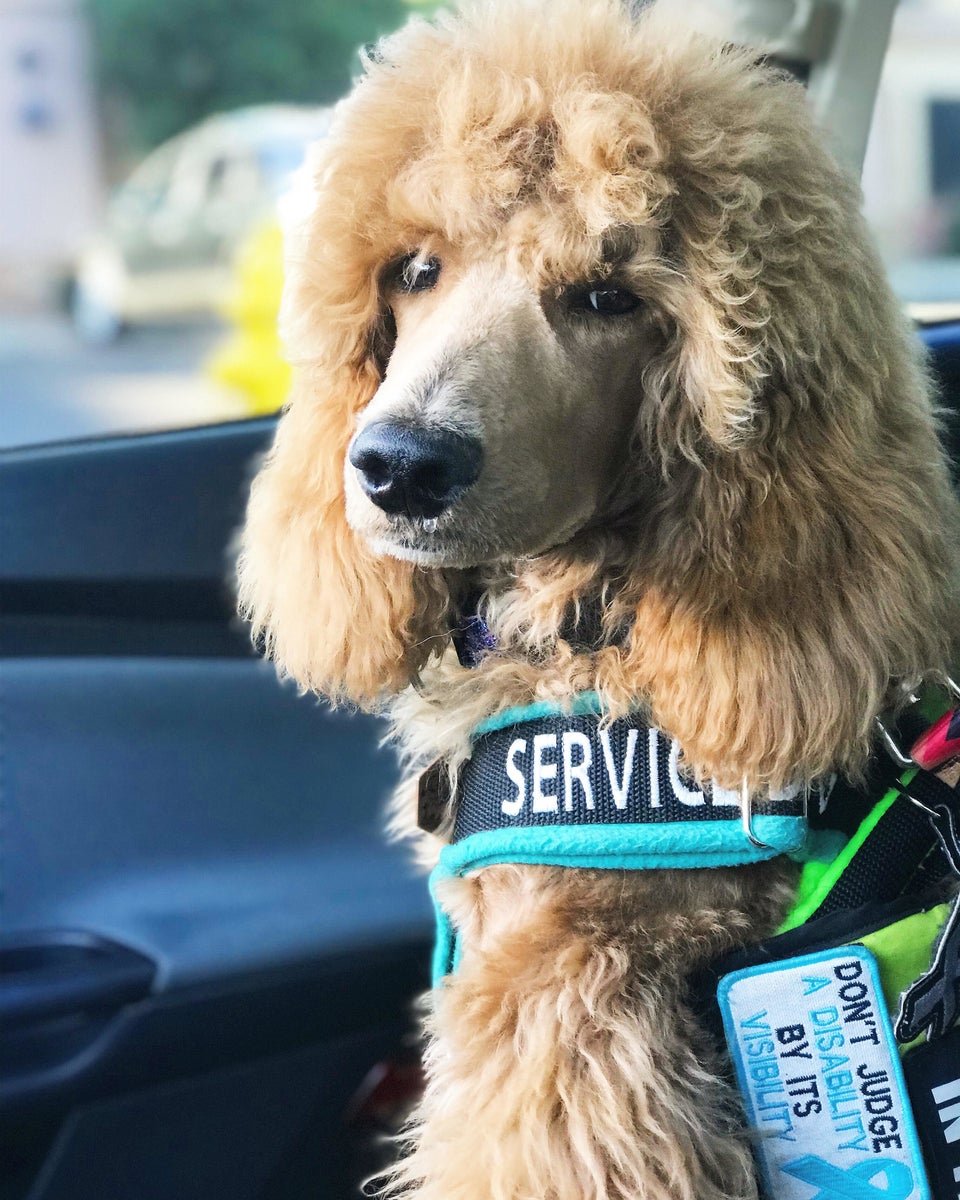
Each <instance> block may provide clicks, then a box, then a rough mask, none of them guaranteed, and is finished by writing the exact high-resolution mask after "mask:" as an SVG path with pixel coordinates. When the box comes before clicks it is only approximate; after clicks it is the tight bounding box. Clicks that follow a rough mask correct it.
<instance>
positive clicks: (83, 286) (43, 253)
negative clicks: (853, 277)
mask: <svg viewBox="0 0 960 1200" xmlns="http://www.w3.org/2000/svg"><path fill="white" fill-rule="evenodd" d="M714 2H715V3H716V4H718V5H719V4H721V2H722V0H714ZM281 7H282V9H283V13H284V14H285V15H284V19H283V20H282V21H281V20H279V19H277V5H276V4H275V3H273V4H272V3H271V2H270V0H251V2H250V3H249V4H247V5H245V6H244V7H243V9H242V11H241V10H237V9H236V8H235V6H233V5H231V4H229V3H228V0H204V2H203V3H201V0H176V3H174V4H171V5H157V4H156V3H155V2H154V0H125V2H124V4H117V3H115V2H113V0H91V3H90V4H89V5H86V6H84V5H63V6H60V7H58V9H57V13H56V15H55V16H51V15H50V14H48V13H46V10H44V14H41V13H39V12H38V13H37V15H36V18H35V19H34V18H33V17H29V16H21V17H20V18H19V21H20V24H19V25H18V31H19V32H18V35H17V36H18V37H19V38H20V42H21V43H22V44H20V45H19V46H18V52H19V57H17V58H16V61H17V62H20V61H26V60H27V59H29V61H30V62H34V61H36V62H44V63H46V62H53V61H55V59H56V55H55V54H54V51H55V50H56V51H57V53H59V54H60V55H61V58H62V57H63V56H64V55H67V57H69V58H70V61H71V63H72V68H71V71H70V72H68V73H66V74H65V75H64V78H63V79H61V80H60V81H59V84H58V86H59V87H60V92H59V93H57V95H58V96H59V97H60V107H59V108H56V107H55V106H54V105H53V104H52V103H48V104H47V107H48V108H49V120H47V121H45V122H43V123H42V128H41V126H39V125H37V124H36V122H29V121H27V122H25V123H24V124H23V127H22V129H20V131H19V134H18V139H19V140H17V141H16V142H15V143H14V142H11V143H10V144H9V145H7V144H6V143H2V142H0V153H2V155H3V158H4V166H5V169H4V171H3V172H0V188H6V189H9V188H10V187H11V186H12V185H13V184H14V183H15V184H16V187H17V189H18V190H17V203H16V208H17V210H18V212H20V213H22V214H26V216H25V217H22V218H21V219H20V220H21V225H20V226H19V227H18V232H17V236H16V237H13V236H10V235H8V237H7V241H6V243H4V242H3V241H2V238H3V233H2V232H0V280H2V289H0V370H2V372H3V374H4V379H5V386H4V388H3V391H2V400H0V403H2V405H3V410H2V422H0V444H5V445H19V444H25V443H29V442H36V441H48V440H54V439H60V438H70V437H77V436H84V435H89V434H100V433H111V432H130V431H139V430H149V429H159V428H169V427H176V426H182V425H195V424H203V423H208V422H213V421H221V420H231V419H238V418H244V417H251V416H256V415H259V414H262V413H265V412H269V411H272V410H274V409H276V408H277V407H278V406H279V405H280V404H281V403H282V401H283V398H284V395H285V392H286V388H287V385H288V380H289V373H288V369H287V367H286V365H285V364H284V362H283V359H282V351H281V348H280V344H279V341H278V339H277V337H276V331H275V319H276V311H277V307H278V304H279V298H280V290H281V286H282V274H281V263H280V255H281V244H280V237H279V232H278V228H277V220H276V206H277V201H278V198H279V196H280V194H281V193H282V191H283V189H284V187H285V185H286V182H287V180H288V179H289V177H290V175H291V174H292V172H293V171H294V170H295V169H296V167H297V166H298V165H299V164H300V162H301V161H302V159H303V155H304V150H305V147H306V145H307V144H308V143H309V142H310V141H313V140H316V139H318V138H322V137H323V136H324V134H325V132H326V129H327V126H328V124H329V120H330V114H331V111H332V105H333V104H334V103H335V102H336V100H337V99H338V98H339V97H340V96H342V95H343V94H344V93H345V92H346V91H347V89H348V88H349V86H350V80H351V76H352V75H355V74H356V73H357V71H358V67H359V60H358V58H357V50H358V48H359V47H360V46H361V45H362V44H365V43H369V42H371V41H372V40H374V39H375V38H376V37H377V36H379V35H380V34H383V33H386V32H389V31H390V30H392V29H393V28H395V27H397V26H398V25H399V24H400V23H402V22H403V21H404V20H405V19H407V17H408V16H409V15H410V11H411V9H416V10H417V11H429V10H430V9H431V8H432V7H435V5H434V4H433V3H431V2H430V0H427V2H426V3H424V0H357V2H356V3H353V4H350V5H346V4H335V5H302V4H299V3H293V0H282V4H281ZM754 7H756V5H755V6H754ZM774 8H776V10H777V13H780V9H782V8H783V5H782V4H779V7H778V6H777V5H773V3H772V0H771V12H773V10H774ZM24 11H29V10H24ZM218 14H219V15H218ZM781 15H782V14H781ZM227 22H229V24H230V27H231V30H232V32H233V33H234V34H235V35H236V36H235V37H231V38H224V37H223V29H224V27H225V24H226V23H227ZM51 39H52V40H51ZM48 42H49V43H50V44H49V45H48V44H47V43H48ZM161 46H162V53H159V52H158V49H157V48H158V47H161ZM138 48H139V49H138ZM24 56H26V58H25V57H24ZM24 80H25V81H26V82H25V83H24V87H25V88H26V89H27V91H29V92H30V96H26V100H30V98H31V96H32V95H33V92H34V91H37V97H38V100H37V102H38V103H39V98H40V91H42V90H43V87H45V86H46V84H44V83H43V73H42V72H38V71H35V70H31V71H30V72H27V73H25V74H24ZM41 85H42V86H41ZM50 94H51V95H53V93H52V92H51V93H50ZM44 96H46V93H44ZM45 103H46V101H45ZM17 111H20V110H17ZM23 111H26V109H24V110H23ZM31 111H32V110H31ZM14 115H16V114H14ZM3 136H6V135H3V134H0V137H3ZM11 155H15V156H16V155H18V156H19V158H16V157H11ZM18 163H21V164H22V170H21V169H18V165H17V164H18ZM863 186H864V195H865V211H866V214H867V217H868V219H869V220H870V222H871V223H872V225H873V227H874V229H875V231H876V234H877V238H878V241H879V244H880V247H881V250H882V252H883V254H884V257H885V259H886V261H887V262H888V264H889V267H890V271H891V277H892V279H893V282H894V285H895V287H896V288H897V290H898V292H899V294H900V295H901V296H902V298H903V301H904V304H905V305H906V306H907V307H908V309H909V311H910V312H911V313H912V314H913V315H915V316H917V317H919V318H921V319H937V318H938V317H942V316H943V315H944V314H949V313H950V312H952V311H955V310H956V309H957V307H958V302H960V9H958V6H957V4H956V0H902V2H901V4H900V7H899V9H898V12H897V15H896V18H895V22H894V31H893V38H892V42H891V45H890V49H889V52H888V54H887V59H886V64H885V68H884V72H883V76H882V80H881V84H880V90H879V95H878V100H877V105H876V110H875V116H874V121H873V128H872V133H871V138H870V145H869V149H868V153H867V158H866V164H865V167H864V174H863ZM94 198H96V202H94ZM11 204H12V201H11ZM0 207H2V206H0ZM4 211H6V210H5V209H4ZM23 222H26V233H27V234H29V236H24V228H23V227H22V226H23ZM7 224H8V225H9V222H8V223H7Z"/></svg>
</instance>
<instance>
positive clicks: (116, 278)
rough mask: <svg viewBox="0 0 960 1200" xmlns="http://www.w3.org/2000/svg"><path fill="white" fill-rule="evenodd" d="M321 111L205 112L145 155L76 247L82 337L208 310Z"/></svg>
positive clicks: (74, 294) (99, 337)
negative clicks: (99, 224)
mask: <svg viewBox="0 0 960 1200" xmlns="http://www.w3.org/2000/svg"><path fill="white" fill-rule="evenodd" d="M329 120H330V110H329V109H325V108H307V107H298V106H293V105H279V104H278V105H266V106H260V107H256V108H245V109H239V110H237V111H236V112H232V113H225V114H222V115H220V116H215V117H210V118H208V119H207V120H206V121H203V122H202V123H201V124H199V125H197V126H196V127H195V128H194V129H190V130H188V131H187V132H186V133H182V134H180V135H179V136H177V137H175V138H172V139H171V140H170V141H168V142H165V143H164V144H163V145H162V146H159V147H158V148H157V149H156V150H154V151H153V153H152V154H150V155H149V156H148V157H147V158H146V159H145V160H144V161H143V162H142V163H141V164H140V166H139V167H137V169H136V170H135V171H134V172H133V174H132V175H131V176H130V178H129V179H128V180H127V181H126V182H125V183H124V184H122V185H121V186H120V187H119V188H118V189H117V191H116V193H115V195H114V197H113V199H112V200H111V202H110V205H109V207H108V211H107V216H106V220H105V223H104V227H103V230H102V231H101V233H100V234H99V235H98V236H97V237H96V238H95V239H94V240H93V241H92V242H91V243H90V245H89V246H87V248H86V249H85V250H84V252H83V253H82V254H81V256H80V258H79V261H78V262H77V265H76V270H75V276H74V280H73V285H72V288H71V312H72V316H73V320H74V324H75V326H76V329H77V332H78V333H79V334H80V336H81V337H83V338H85V339H87V340H90V341H96V342H104V341H109V340H111V339H112V338H114V337H116V336H117V334H118V333H119V332H120V330H121V329H122V327H123V326H124V324H126V323H131V322H141V321H163V320H169V319H171V318H181V317H185V316H189V315H191V314H195V313H204V312H208V313H209V312H212V311H214V310H215V309H216V308H217V307H218V306H219V305H220V304H221V303H222V302H223V300H224V298H225V296H226V295H227V293H228V291H229V288H230V284H231V278H232V274H231V271H232V264H233V260H234V257H235V255H236V252H237V248H238V247H239V245H240V243H241V242H242V240H243V238H244V237H245V235H246V234H248V233H249V232H250V230H251V229H252V228H254V227H255V226H256V225H257V224H258V222H260V221H262V220H263V219H264V218H266V217H268V216H270V215H272V213H273V210H274V207H275V203H276V199H277V197H278V195H279V193H280V192H281V191H282V189H283V186H284V184H285V183H286V180H287V178H288V177H289V175H290V174H291V173H292V172H293V171H294V170H296V168H297V167H298V166H299V165H300V163H301V161H302V159H303V154H304V150H305V147H306V145H307V143H308V142H310V141H312V140H315V139H316V138H319V137H322V136H323V134H324V133H325V132H326V129H327V125H328V124H329Z"/></svg>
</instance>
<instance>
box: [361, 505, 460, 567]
mask: <svg viewBox="0 0 960 1200" xmlns="http://www.w3.org/2000/svg"><path fill="white" fill-rule="evenodd" d="M452 525H453V522H451V521H445V520H444V518H443V516H415V517H407V516H403V517H400V516H395V517H392V518H391V520H390V523H389V527H388V528H387V529H386V530H380V531H378V532H377V533H375V534H373V535H372V536H371V535H368V536H367V542H368V544H369V546H370V549H371V550H373V552H374V553H375V554H386V555H389V556H390V557H391V558H399V559H402V560H404V561H406V562H414V563H417V564H418V565H420V566H449V567H459V566H473V565H474V564H475V561H476V560H475V559H474V557H473V556H472V555H471V554H470V553H469V551H468V549H467V546H466V544H465V542H464V540H463V538H462V537H459V536H457V534H456V531H455V529H453V528H451V526H452Z"/></svg>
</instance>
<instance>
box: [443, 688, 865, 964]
mask: <svg viewBox="0 0 960 1200" xmlns="http://www.w3.org/2000/svg"><path fill="white" fill-rule="evenodd" d="M602 711H603V710H602V706H601V702H600V698H599V697H598V696H597V695H596V693H594V692H587V693H583V694H582V695H579V696H577V697H575V698H574V700H573V701H572V702H567V703H565V704H557V703H553V702H549V701H546V702H541V703H538V704H531V705H527V706H524V707H522V708H511V709H507V710H506V711H505V712H503V713H499V714H498V715H497V716H495V717H492V718H490V719H489V720H487V721H484V722H483V723H482V724H480V725H478V726H477V728H476V730H475V731H474V735H473V736H474V738H480V737H483V736H484V735H486V734H490V733H495V732H496V731H498V730H503V729H507V728H512V727H513V726H518V725H523V724H525V723H528V722H531V721H537V720H542V719H543V718H550V717H558V716H571V717H573V716H589V715H594V716H601V715H602ZM751 829H752V831H753V834H754V836H755V837H756V839H757V841H759V842H762V843H763V845H761V846H757V845H754V844H753V843H752V842H751V841H750V840H749V839H748V838H747V837H746V835H745V833H744V830H743V824H742V820H741V814H740V812H739V809H737V808H735V809H734V810H733V813H732V814H731V816H730V817H729V818H727V816H726V813H724V816H723V818H722V819H718V818H717V817H716V815H713V816H712V817H711V819H704V818H701V819H697V817H696V815H694V811H693V810H691V811H690V814H689V815H686V814H685V815H684V819H683V820H668V821H660V822H650V823H643V824H640V823H635V822H618V823H597V824H589V825H585V824H581V823H569V824H562V823H559V824H558V823H553V824H546V825H533V826H530V825H527V826H517V827H508V828H494V829H483V830H480V831H479V832H472V833H469V834H468V835H467V836H465V837H462V838H461V839H460V840H459V841H455V842H453V843H452V844H451V845H448V846H445V847H444V849H443V850H442V851H441V853H440V859H439V862H438V864H437V866H436V868H435V869H434V871H433V873H432V874H431V876H430V894H431V897H432V899H433V904H434V912H435V915H436V928H437V936H436V945H435V949H434V959H433V982H434V986H436V984H437V983H439V981H440V980H441V979H442V978H443V977H444V976H445V975H447V974H448V973H449V972H450V971H451V970H455V969H456V966H457V963H458V960H459V946H458V944H457V939H456V937H455V934H454V930H453V927H452V925H451V922H450V919H449V917H448V916H447V915H446V913H445V912H444V910H443V906H442V903H441V896H440V893H441V892H442V885H443V883H444V881H445V880H447V879H451V878H455V877H462V876H464V875H467V874H469V873H470V872H471V871H477V870H480V869H481V868H483V867H488V866H493V865H495V864H501V863H525V864H532V865H539V866H556V867H586V868H592V869H601V870H604V869H605V870H650V869H654V868H670V869H676V868H685V869H687V868H698V867H722V866H743V865H746V864H748V863H754V862H763V861H765V860H767V859H771V858H775V857H777V856H778V855H781V854H789V855H791V857H794V858H796V859H798V860H800V861H809V860H816V861H822V862H829V861H832V859H833V858H834V857H835V856H836V855H837V854H838V853H839V851H840V849H841V848H842V846H843V844H844V842H845V841H846V839H845V837H844V836H843V835H842V834H839V833H835V832H833V831H826V830H816V831H814V830H809V829H808V827H807V820H806V817H805V816H804V815H792V816H781V815H770V814H761V813H758V814H756V815H755V816H754V817H753V820H752V823H751Z"/></svg>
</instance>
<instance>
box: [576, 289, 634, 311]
mask: <svg viewBox="0 0 960 1200" xmlns="http://www.w3.org/2000/svg"><path fill="white" fill-rule="evenodd" d="M582 297H583V299H582V300H581V302H580V307H581V308H588V309H590V310H591V311H593V312H595V313H597V315H598V316H601V317H619V316H621V315H622V314H623V313H629V312H633V310H634V309H635V308H637V306H638V305H639V304H640V300H639V297H637V296H635V295H634V294H633V292H627V291H624V289H623V288H613V287H598V288H591V289H589V290H587V289H586V288H585V289H584V290H583V293H582Z"/></svg>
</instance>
